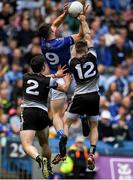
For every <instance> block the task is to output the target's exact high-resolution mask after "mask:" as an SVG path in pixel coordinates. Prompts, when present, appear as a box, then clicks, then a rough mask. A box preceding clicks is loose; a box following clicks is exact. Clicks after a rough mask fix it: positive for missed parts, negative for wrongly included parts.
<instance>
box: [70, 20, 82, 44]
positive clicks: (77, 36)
mask: <svg viewBox="0 0 133 180" xmlns="http://www.w3.org/2000/svg"><path fill="white" fill-rule="evenodd" d="M72 38H73V39H74V42H78V41H80V40H81V39H82V38H83V29H82V26H81V23H80V27H79V33H78V34H73V35H72Z"/></svg>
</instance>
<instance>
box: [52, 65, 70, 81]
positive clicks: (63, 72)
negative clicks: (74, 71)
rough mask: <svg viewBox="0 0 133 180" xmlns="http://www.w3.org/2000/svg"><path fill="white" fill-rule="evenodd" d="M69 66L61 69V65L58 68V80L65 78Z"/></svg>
mask: <svg viewBox="0 0 133 180" xmlns="http://www.w3.org/2000/svg"><path fill="white" fill-rule="evenodd" d="M67 69H68V68H67V66H66V65H64V66H63V67H61V65H59V66H58V71H57V72H56V74H55V76H56V77H57V78H61V77H64V76H65V71H66V70H67Z"/></svg>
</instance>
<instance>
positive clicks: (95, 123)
mask: <svg viewBox="0 0 133 180" xmlns="http://www.w3.org/2000/svg"><path fill="white" fill-rule="evenodd" d="M89 124H90V127H91V128H96V129H97V128H98V122H97V121H90V123H89Z"/></svg>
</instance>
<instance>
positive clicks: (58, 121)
mask: <svg viewBox="0 0 133 180" xmlns="http://www.w3.org/2000/svg"><path fill="white" fill-rule="evenodd" d="M65 101H66V99H65V97H63V98H61V99H54V100H51V110H52V116H53V125H54V127H55V129H56V131H57V135H58V137H59V138H61V137H62V135H63V134H64V130H63V115H64V114H63V113H64V108H65V106H64V105H65Z"/></svg>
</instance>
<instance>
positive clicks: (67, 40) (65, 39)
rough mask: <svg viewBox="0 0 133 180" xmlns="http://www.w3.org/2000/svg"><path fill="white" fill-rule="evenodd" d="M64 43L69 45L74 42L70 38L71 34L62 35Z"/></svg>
mask: <svg viewBox="0 0 133 180" xmlns="http://www.w3.org/2000/svg"><path fill="white" fill-rule="evenodd" d="M64 44H65V45H67V46H71V45H73V44H74V39H73V38H72V36H67V37H64Z"/></svg>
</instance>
